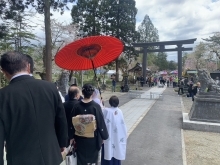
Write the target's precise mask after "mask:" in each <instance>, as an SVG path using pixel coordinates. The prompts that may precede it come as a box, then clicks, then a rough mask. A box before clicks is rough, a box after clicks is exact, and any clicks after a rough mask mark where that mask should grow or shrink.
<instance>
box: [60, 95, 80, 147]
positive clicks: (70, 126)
mask: <svg viewBox="0 0 220 165" xmlns="http://www.w3.org/2000/svg"><path fill="white" fill-rule="evenodd" d="M77 103H79V101H78V100H76V99H71V100H69V101H67V102H65V103H63V106H64V108H65V112H66V119H67V124H68V136H69V139H71V138H72V137H73V133H74V132H73V124H72V113H73V112H72V111H73V107H74V105H76V104H77ZM68 145H69V140H68V144H67V146H68Z"/></svg>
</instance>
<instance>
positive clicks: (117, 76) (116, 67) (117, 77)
mask: <svg viewBox="0 0 220 165" xmlns="http://www.w3.org/2000/svg"><path fill="white" fill-rule="evenodd" d="M115 71H116V76H115V80H116V82H118V81H119V60H118V58H117V59H116V60H115Z"/></svg>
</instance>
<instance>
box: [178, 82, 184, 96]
mask: <svg viewBox="0 0 220 165" xmlns="http://www.w3.org/2000/svg"><path fill="white" fill-rule="evenodd" d="M178 86H179V90H178V95H180V91H181V92H182V94H184V92H183V87H184V79H180V81H179V83H178Z"/></svg>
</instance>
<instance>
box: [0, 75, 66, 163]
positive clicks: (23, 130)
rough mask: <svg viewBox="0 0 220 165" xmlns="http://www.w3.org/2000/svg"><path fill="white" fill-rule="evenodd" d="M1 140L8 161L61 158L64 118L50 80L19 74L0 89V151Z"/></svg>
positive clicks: (19, 161) (52, 161)
mask: <svg viewBox="0 0 220 165" xmlns="http://www.w3.org/2000/svg"><path fill="white" fill-rule="evenodd" d="M4 140H6V143H7V164H8V165H59V164H60V163H61V162H62V157H61V150H60V148H61V147H65V146H66V142H67V122H66V116H65V111H64V108H63V104H62V102H61V99H60V96H59V93H58V91H57V88H56V86H55V85H54V84H53V83H50V82H47V81H42V80H36V79H34V78H33V77H31V76H29V75H23V76H19V77H16V78H14V79H13V80H12V81H11V82H10V84H9V85H8V86H6V87H4V88H2V89H1V90H0V155H3V153H2V152H3V145H2V144H3V142H4ZM0 165H2V164H1V163H0Z"/></svg>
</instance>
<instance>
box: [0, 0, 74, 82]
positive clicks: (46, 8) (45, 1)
mask: <svg viewBox="0 0 220 165" xmlns="http://www.w3.org/2000/svg"><path fill="white" fill-rule="evenodd" d="M73 1H74V0H63V1H60V0H24V1H22V0H10V1H9V0H8V1H3V0H2V1H0V17H1V18H4V19H12V18H13V17H15V16H16V15H17V14H18V13H20V12H23V11H24V10H25V9H26V8H29V7H34V8H35V9H36V11H37V12H38V13H40V14H44V24H45V36H46V46H45V54H46V80H48V81H52V45H51V42H52V41H51V27H50V16H51V12H50V8H53V10H54V11H60V13H61V14H63V13H64V9H65V7H66V3H67V2H73Z"/></svg>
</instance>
